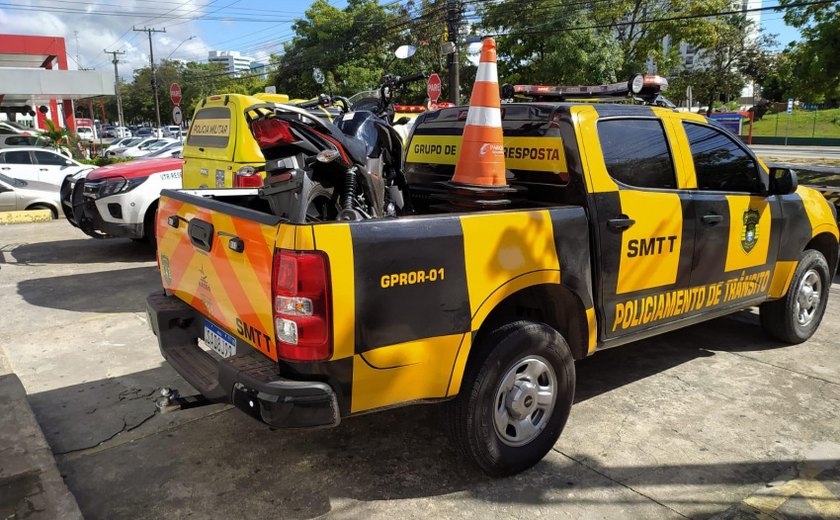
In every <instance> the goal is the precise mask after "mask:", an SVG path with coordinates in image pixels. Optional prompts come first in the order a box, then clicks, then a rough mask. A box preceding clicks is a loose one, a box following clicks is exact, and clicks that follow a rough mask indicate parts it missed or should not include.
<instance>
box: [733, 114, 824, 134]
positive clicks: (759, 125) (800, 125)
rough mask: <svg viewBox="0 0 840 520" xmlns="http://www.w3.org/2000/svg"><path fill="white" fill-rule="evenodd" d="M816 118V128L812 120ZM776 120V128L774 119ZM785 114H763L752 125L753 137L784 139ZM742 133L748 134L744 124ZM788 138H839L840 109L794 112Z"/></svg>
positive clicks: (747, 127)
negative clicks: (760, 118)
mask: <svg viewBox="0 0 840 520" xmlns="http://www.w3.org/2000/svg"><path fill="white" fill-rule="evenodd" d="M815 116H816V126H815V122H814V118H815ZM777 118H778V128H777V126H776V119H777ZM787 119H788V115H787V112H779V113H777V114H770V113H768V114H765V115H764V118H763V119H762V120H761V121H756V122H755V123H754V124H753V135H754V136H770V137H773V136H778V137H784V135H785V129H786V128H787V124H788V122H787ZM742 131H743V133H744V134H745V135H746V134H747V132H749V125H748V124H746V123H745V124H744V126H743V130H742ZM787 135H788V137H812V136H813V137H840V108H833V109H831V110H817V111H816V113H815V112H813V111H812V112H806V111H804V110H794V111H793V114H791V116H790V130H789V131H788V134H787Z"/></svg>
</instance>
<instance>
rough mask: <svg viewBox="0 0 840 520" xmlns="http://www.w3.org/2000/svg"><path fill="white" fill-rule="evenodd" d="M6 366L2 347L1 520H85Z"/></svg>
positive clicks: (0, 400)
mask: <svg viewBox="0 0 840 520" xmlns="http://www.w3.org/2000/svg"><path fill="white" fill-rule="evenodd" d="M3 367H6V370H8V363H7V362H6V361H4V356H3V352H2V349H0V417H2V418H3V421H2V422H0V518H30V519H41V518H43V519H45V520H46V519H50V520H51V519H54V518H61V519H68V520H76V519H79V520H81V519H82V513H81V511H79V505H78V504H77V503H76V499H75V498H74V497H73V495H72V494H71V493H70V490H69V489H67V485H66V484H65V483H64V480H63V479H62V478H61V474H60V473H59V471H58V467H57V466H56V464H55V459H54V458H53V453H52V450H51V449H50V446H49V444H47V440H46V439H45V438H44V434H43V432H42V431H41V427H40V426H39V425H38V421H37V420H36V419H35V414H34V413H33V412H32V408H31V407H30V406H29V401H28V400H27V398H26V390H24V388H23V384H21V382H20V379H19V378H18V377H17V376H16V375H15V374H6V373H5V371H6V370H3Z"/></svg>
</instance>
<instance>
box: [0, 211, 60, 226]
mask: <svg viewBox="0 0 840 520" xmlns="http://www.w3.org/2000/svg"><path fill="white" fill-rule="evenodd" d="M52 219H53V218H52V211H50V210H48V209H30V210H26V211H0V224H29V223H31V222H49V221H50V220H52Z"/></svg>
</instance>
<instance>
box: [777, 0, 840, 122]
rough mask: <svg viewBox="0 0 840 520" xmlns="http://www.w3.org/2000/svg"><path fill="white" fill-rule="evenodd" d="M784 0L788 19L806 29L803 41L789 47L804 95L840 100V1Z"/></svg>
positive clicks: (797, 26)
mask: <svg viewBox="0 0 840 520" xmlns="http://www.w3.org/2000/svg"><path fill="white" fill-rule="evenodd" d="M798 3H801V2H795V1H794V0H780V4H781V5H782V6H786V9H785V22H787V23H788V24H789V25H792V26H793V27H796V28H798V29H799V30H800V32H801V33H802V37H803V38H802V41H800V42H798V43H795V44H793V45H792V47H791V48H790V49H789V50H788V54H789V56H790V58H791V61H792V63H793V67H792V69H793V77H794V78H797V80H796V84H797V86H796V90H797V93H798V94H799V95H800V97H803V98H805V99H810V100H815V101H816V100H825V101H826V102H827V103H828V104H830V105H832V106H837V105H838V103H840V52H838V49H840V4H836V3H835V4H834V5H822V4H821V5H806V6H802V5H799V6H797V5H794V4H798Z"/></svg>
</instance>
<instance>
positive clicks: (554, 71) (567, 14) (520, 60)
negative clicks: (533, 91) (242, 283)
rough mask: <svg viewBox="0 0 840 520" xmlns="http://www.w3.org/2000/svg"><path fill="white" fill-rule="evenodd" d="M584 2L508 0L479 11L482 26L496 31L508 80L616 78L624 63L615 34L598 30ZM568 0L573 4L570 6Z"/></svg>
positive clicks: (504, 79)
mask: <svg viewBox="0 0 840 520" xmlns="http://www.w3.org/2000/svg"><path fill="white" fill-rule="evenodd" d="M579 3H580V2H575V1H574V0H572V1H567V0H563V1H560V2H558V1H556V0H537V1H534V2H528V3H527V4H526V3H523V2H521V1H519V0H506V1H503V2H501V3H488V4H487V5H485V6H484V7H483V8H482V9H481V10H480V13H481V17H482V19H481V24H480V27H481V29H483V30H484V31H486V32H489V33H491V34H498V36H496V44H497V49H498V51H497V52H498V63H499V75H500V80H501V81H502V82H504V83H525V84H538V83H544V84H561V83H563V84H575V83H603V82H609V81H615V80H616V71H617V70H620V69H621V68H622V65H623V63H622V58H621V50H620V48H619V46H618V44H617V41H616V39H615V37H614V34H611V33H610V32H609V31H606V32H598V31H596V30H595V29H594V28H589V29H581V28H582V27H587V26H591V21H590V18H589V16H588V13H586V12H584V11H582V10H580V8H572V7H570V5H571V4H579ZM567 4H569V5H567Z"/></svg>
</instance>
